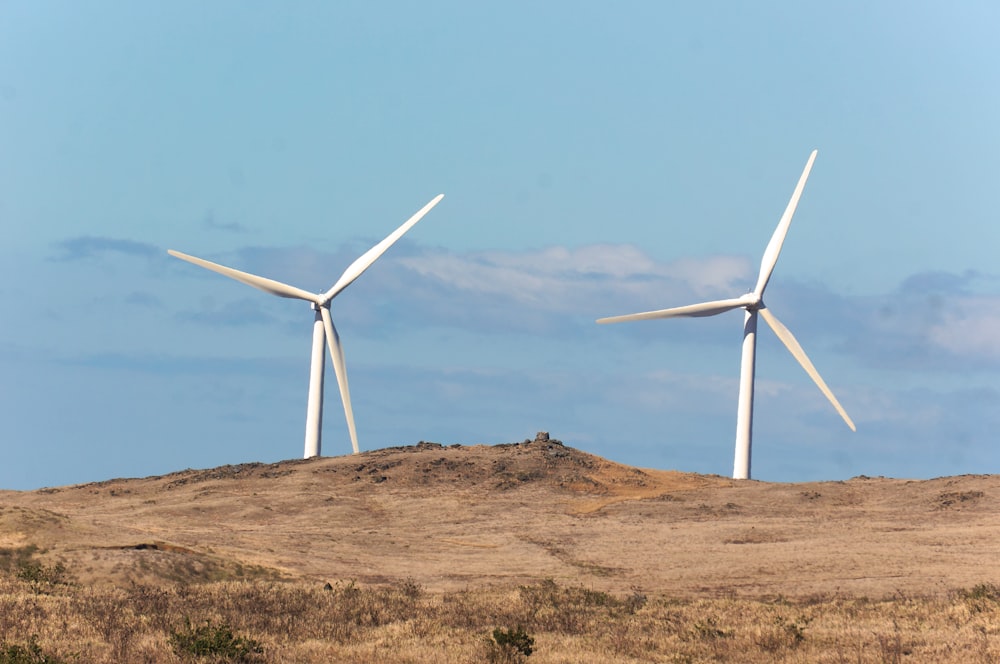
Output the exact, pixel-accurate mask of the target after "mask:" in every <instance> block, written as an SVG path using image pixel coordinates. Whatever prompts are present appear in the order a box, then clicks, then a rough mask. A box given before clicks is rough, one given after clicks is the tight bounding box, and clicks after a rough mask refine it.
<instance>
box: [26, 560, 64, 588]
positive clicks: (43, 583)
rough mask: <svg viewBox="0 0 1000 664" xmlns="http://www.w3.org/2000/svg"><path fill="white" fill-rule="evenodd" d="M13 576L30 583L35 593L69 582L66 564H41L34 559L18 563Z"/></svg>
mask: <svg viewBox="0 0 1000 664" xmlns="http://www.w3.org/2000/svg"><path fill="white" fill-rule="evenodd" d="M15 576H17V578H18V579H20V580H21V581H26V582H28V583H30V584H31V587H32V589H33V590H34V591H35V592H36V593H40V592H42V590H44V589H47V588H51V587H52V586H56V585H66V584H68V583H69V575H68V574H67V573H66V566H65V565H63V564H62V563H56V564H55V565H43V564H42V563H40V562H37V561H35V560H24V561H21V562H20V563H19V564H18V566H17V572H16V574H15Z"/></svg>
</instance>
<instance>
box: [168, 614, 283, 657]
mask: <svg viewBox="0 0 1000 664" xmlns="http://www.w3.org/2000/svg"><path fill="white" fill-rule="evenodd" d="M170 645H171V647H172V648H173V650H174V653H175V654H176V655H177V656H178V657H180V658H182V659H188V660H190V659H195V660H209V661H212V662H238V663H240V664H242V663H245V662H254V661H257V660H258V659H259V656H260V655H262V654H263V652H264V648H263V647H262V646H261V645H260V642H259V641H256V640H254V639H251V638H249V637H246V636H239V635H237V634H234V633H233V629H232V628H231V627H230V626H229V625H226V624H224V623H223V624H216V623H212V622H211V621H207V622H205V624H203V625H199V626H197V627H194V626H193V625H191V621H190V620H185V621H184V627H183V629H181V630H178V631H175V632H171V634H170Z"/></svg>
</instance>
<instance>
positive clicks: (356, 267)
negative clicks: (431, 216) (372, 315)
mask: <svg viewBox="0 0 1000 664" xmlns="http://www.w3.org/2000/svg"><path fill="white" fill-rule="evenodd" d="M442 198H444V194H438V195H437V196H435V197H434V198H433V199H432V200H431V202H430V203H428V204H427V205H425V206H423V207H422V208H420V210H419V211H418V212H417V213H416V214H415V215H413V216H412V217H410V218H409V219H407V220H406V222H405V223H404V224H403V225H402V226H400V227H399V228H397V229H396V230H394V231H393V232H392V233H390V234H389V236H388V237H387V238H385V239H384V240H382V241H381V242H379V243H378V244H376V245H375V246H374V247H372V248H371V249H369V250H368V251H366V252H365V253H363V254H362V255H361V256H360V257H359V258H358V259H357V260H356V261H354V262H353V263H351V265H350V266H349V267H348V268H347V269H346V270H344V274H342V275H341V276H340V279H338V280H337V283H335V284H334V285H333V287H332V288H331V289H330V290H328V291H327V292H326V293H324V294H323V302H329V301H330V300H332V299H333V298H335V297H337V294H338V293H340V291H342V290H344V289H345V288H347V287H348V286H350V285H351V284H352V283H353V282H354V280H355V279H357V278H358V277H360V276H361V275H362V274H363V273H364V271H365V270H367V269H368V268H369V267H371V264H372V263H374V262H375V261H376V260H378V258H379V256H381V255H382V254H384V253H385V252H386V250H387V249H388V248H389V247H391V246H392V245H393V244H394V243H395V242H396V240H398V239H399V238H401V237H403V233H405V232H406V231H408V230H410V229H411V228H413V226H414V225H415V224H416V223H417V222H418V221H420V220H421V219H423V217H424V215H425V214H427V213H428V212H430V211H431V208H433V207H434V206H435V205H437V204H438V203H439V202H440V201H441V199H442Z"/></svg>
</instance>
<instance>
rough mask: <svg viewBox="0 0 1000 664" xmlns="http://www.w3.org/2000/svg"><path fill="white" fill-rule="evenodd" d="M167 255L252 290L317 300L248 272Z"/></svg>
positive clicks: (176, 254) (180, 254)
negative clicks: (256, 289) (215, 273)
mask: <svg viewBox="0 0 1000 664" xmlns="http://www.w3.org/2000/svg"><path fill="white" fill-rule="evenodd" d="M167 253H168V254H170V255H171V256H173V257H174V258H179V259H181V260H182V261H187V262H188V263H194V264H195V265H198V266H199V267H203V268H205V269H206V270H211V271H212V272H218V273H219V274H221V275H223V276H225V277H229V278H230V279H235V280H236V281H240V282H242V283H244V284H247V285H248V286H253V287H254V288H259V289H260V290H262V291H264V292H266V293H270V294H271V295H277V296H278V297H289V298H293V299H296V300H305V301H307V302H317V301H318V298H319V296H318V295H317V294H316V293H310V292H309V291H305V290H302V289H301V288H296V287H295V286H289V285H288V284H283V283H281V282H280V281H275V280H274V279H266V278H264V277H258V276H257V275H255V274H250V273H249V272H241V271H240V270H234V269H233V268H231V267H226V266H225V265H219V264H218V263H213V262H211V261H206V260H205V259H203V258H195V257H194V256H188V255H187V254H182V253H181V252H179V251H174V250H173V249H168V250H167Z"/></svg>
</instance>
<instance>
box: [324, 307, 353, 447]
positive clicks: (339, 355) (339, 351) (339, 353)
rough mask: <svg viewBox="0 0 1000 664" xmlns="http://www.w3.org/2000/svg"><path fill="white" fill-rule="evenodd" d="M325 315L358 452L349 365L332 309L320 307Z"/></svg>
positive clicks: (339, 382)
mask: <svg viewBox="0 0 1000 664" xmlns="http://www.w3.org/2000/svg"><path fill="white" fill-rule="evenodd" d="M319 311H320V314H322V316H323V327H324V328H326V343H327V344H328V345H329V346H330V357H331V358H332V359H333V372H334V373H335V374H337V385H339V386H340V400H341V401H343V402H344V415H345V416H346V417H347V430H348V432H350V434H351V445H352V446H353V447H354V453H355V454H357V453H358V432H357V431H356V430H355V429H354V411H353V410H352V409H351V391H350V389H349V388H348V387H347V365H346V364H344V349H343V347H342V346H341V345H340V335H338V334H337V328H335V327H334V326H333V318H332V317H331V316H330V310H329V309H327V308H326V307H324V306H320V308H319Z"/></svg>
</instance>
